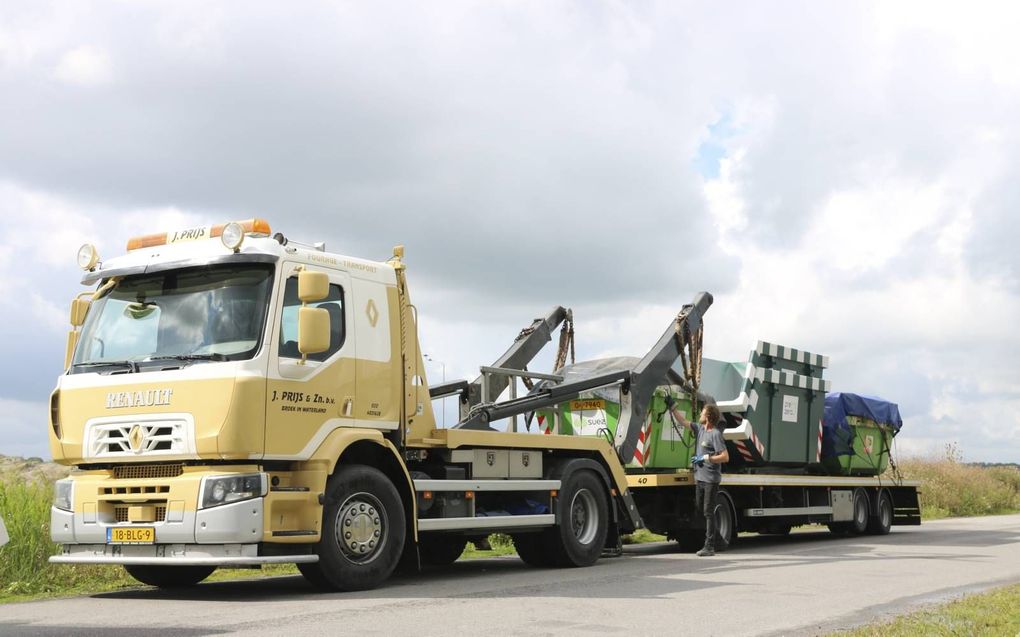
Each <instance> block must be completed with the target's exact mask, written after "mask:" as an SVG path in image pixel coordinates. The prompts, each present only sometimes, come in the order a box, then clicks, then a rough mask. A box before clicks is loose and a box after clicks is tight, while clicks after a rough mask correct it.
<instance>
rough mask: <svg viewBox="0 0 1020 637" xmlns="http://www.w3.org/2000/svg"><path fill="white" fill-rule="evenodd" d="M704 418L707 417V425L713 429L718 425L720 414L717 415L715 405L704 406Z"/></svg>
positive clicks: (717, 410) (717, 411) (717, 409)
mask: <svg viewBox="0 0 1020 637" xmlns="http://www.w3.org/2000/svg"><path fill="white" fill-rule="evenodd" d="M705 416H707V417H708V423H709V424H710V425H712V426H713V427H715V426H716V425H718V424H719V419H720V418H722V414H720V413H719V408H718V407H716V406H715V405H705Z"/></svg>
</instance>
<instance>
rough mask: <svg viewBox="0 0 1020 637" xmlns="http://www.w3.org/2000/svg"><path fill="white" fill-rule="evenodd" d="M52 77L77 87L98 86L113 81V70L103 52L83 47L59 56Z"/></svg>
mask: <svg viewBox="0 0 1020 637" xmlns="http://www.w3.org/2000/svg"><path fill="white" fill-rule="evenodd" d="M53 76H54V77H55V78H57V79H58V80H60V81H62V82H66V83H68V84H73V85H77V86H100V85H102V84H106V83H108V82H110V81H111V80H112V79H113V70H112V68H111V64H110V58H109V56H108V55H107V54H106V52H105V51H103V50H102V49H99V48H97V47H94V46H89V45H85V46H79V47H76V48H74V49H71V50H70V51H68V52H67V53H65V54H64V55H63V56H61V58H60V62H58V63H57V68H56V69H54V71H53Z"/></svg>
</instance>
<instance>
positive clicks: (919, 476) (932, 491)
mask: <svg viewBox="0 0 1020 637" xmlns="http://www.w3.org/2000/svg"><path fill="white" fill-rule="evenodd" d="M960 460H961V455H960V452H959V451H958V449H957V448H956V446H955V445H952V444H950V445H946V449H945V453H944V455H943V457H941V458H912V459H907V460H903V461H901V462H900V463H899V469H900V472H901V473H902V474H903V477H904V478H907V479H909V480H920V481H921V482H922V485H921V517H922V519H924V520H937V519H939V518H945V517H964V516H974V515H998V514H1003V513H1016V512H1018V511H1020V467H1016V466H1000V467H981V466H976V465H969V464H964V463H962V462H961V461H960Z"/></svg>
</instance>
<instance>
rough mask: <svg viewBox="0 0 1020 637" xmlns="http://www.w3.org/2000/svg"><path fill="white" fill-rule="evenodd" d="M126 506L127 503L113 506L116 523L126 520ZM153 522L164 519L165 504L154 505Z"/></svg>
mask: <svg viewBox="0 0 1020 637" xmlns="http://www.w3.org/2000/svg"><path fill="white" fill-rule="evenodd" d="M128 506H129V505H127V504H117V505H114V507H113V517H114V519H115V520H116V521H117V522H118V523H123V522H127V521H128ZM155 518H156V519H155V520H153V521H154V522H164V521H166V504H159V505H156V515H155Z"/></svg>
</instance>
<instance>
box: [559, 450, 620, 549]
mask: <svg viewBox="0 0 1020 637" xmlns="http://www.w3.org/2000/svg"><path fill="white" fill-rule="evenodd" d="M557 506H558V507H559V511H558V513H559V515H558V516H557V517H558V519H559V521H560V523H559V524H558V525H557V526H555V527H554V528H552V529H551V539H552V542H551V545H550V548H551V551H552V552H551V555H552V558H553V561H554V562H555V563H556V565H557V566H571V567H573V566H591V565H592V564H594V563H595V562H596V561H597V560H598V559H599V556H600V555H602V548H603V547H604V546H605V543H606V534H607V533H608V531H609V504H608V503H607V501H606V486H605V484H604V483H603V482H602V479H601V478H599V477H598V475H596V474H595V473H593V472H591V471H586V470H581V471H575V472H574V473H572V474H570V475H569V476H568V477H567V479H566V480H564V481H563V486H562V487H561V488H560V496H559V499H558V502H557Z"/></svg>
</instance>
